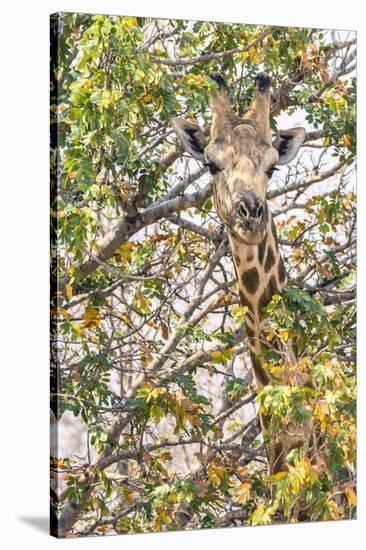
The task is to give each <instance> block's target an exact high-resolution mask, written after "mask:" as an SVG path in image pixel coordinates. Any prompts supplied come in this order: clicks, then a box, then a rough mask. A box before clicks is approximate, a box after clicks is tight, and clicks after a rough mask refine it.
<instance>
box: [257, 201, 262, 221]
mask: <svg viewBox="0 0 366 550" xmlns="http://www.w3.org/2000/svg"><path fill="white" fill-rule="evenodd" d="M263 215H264V209H263V206H262V205H261V204H259V205H258V206H257V211H256V216H257V218H258V219H260V218H263Z"/></svg>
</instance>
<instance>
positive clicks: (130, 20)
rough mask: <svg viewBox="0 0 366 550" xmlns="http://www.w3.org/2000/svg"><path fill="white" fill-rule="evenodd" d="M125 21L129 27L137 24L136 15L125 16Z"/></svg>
mask: <svg viewBox="0 0 366 550" xmlns="http://www.w3.org/2000/svg"><path fill="white" fill-rule="evenodd" d="M126 22H127V24H128V25H129V26H130V27H136V25H137V19H136V17H126Z"/></svg>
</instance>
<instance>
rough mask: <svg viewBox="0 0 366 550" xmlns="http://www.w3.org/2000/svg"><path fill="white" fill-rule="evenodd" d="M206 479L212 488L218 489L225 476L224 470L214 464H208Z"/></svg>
mask: <svg viewBox="0 0 366 550" xmlns="http://www.w3.org/2000/svg"><path fill="white" fill-rule="evenodd" d="M207 473H208V479H209V480H210V481H211V483H212V485H213V486H214V487H219V486H220V484H221V481H222V480H223V478H224V477H225V475H226V470H225V468H224V467H223V466H218V465H216V464H210V465H209V467H208V468H207Z"/></svg>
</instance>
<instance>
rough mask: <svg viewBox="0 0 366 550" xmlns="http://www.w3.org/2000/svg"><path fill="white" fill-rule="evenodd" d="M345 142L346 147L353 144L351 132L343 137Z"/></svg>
mask: <svg viewBox="0 0 366 550" xmlns="http://www.w3.org/2000/svg"><path fill="white" fill-rule="evenodd" d="M343 143H344V144H345V146H346V147H349V146H350V145H351V136H350V135H349V134H346V135H345V136H344V138H343Z"/></svg>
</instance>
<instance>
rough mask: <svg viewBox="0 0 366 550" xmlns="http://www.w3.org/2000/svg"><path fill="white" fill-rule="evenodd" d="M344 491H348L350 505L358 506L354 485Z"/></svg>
mask: <svg viewBox="0 0 366 550" xmlns="http://www.w3.org/2000/svg"><path fill="white" fill-rule="evenodd" d="M344 492H345V493H346V496H347V499H348V502H349V505H350V506H356V504H357V496H356V493H355V491H354V490H353V489H352V487H347V488H346V489H345V491H344Z"/></svg>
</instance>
